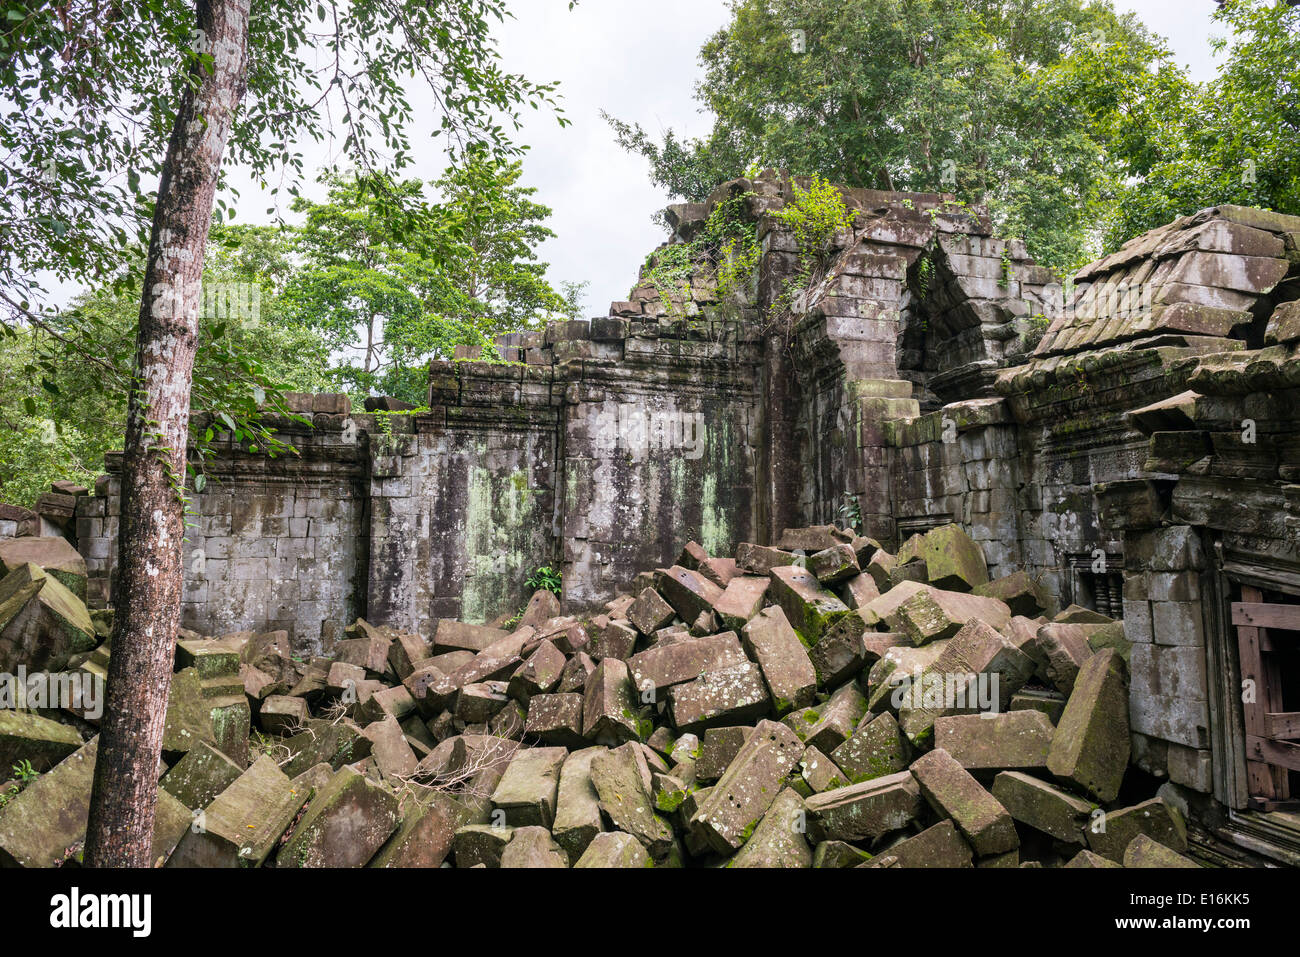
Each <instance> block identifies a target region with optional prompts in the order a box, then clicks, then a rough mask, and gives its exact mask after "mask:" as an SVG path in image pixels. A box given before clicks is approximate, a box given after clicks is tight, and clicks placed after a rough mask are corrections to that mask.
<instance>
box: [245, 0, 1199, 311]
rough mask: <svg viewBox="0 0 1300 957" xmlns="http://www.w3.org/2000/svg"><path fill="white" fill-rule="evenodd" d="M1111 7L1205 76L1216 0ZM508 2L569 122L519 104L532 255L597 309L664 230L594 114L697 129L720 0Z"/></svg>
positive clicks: (509, 32)
mask: <svg viewBox="0 0 1300 957" xmlns="http://www.w3.org/2000/svg"><path fill="white" fill-rule="evenodd" d="M1115 6H1116V7H1117V8H1118V9H1128V10H1133V11H1135V12H1136V13H1138V15H1139V16H1140V17H1141V18H1142V19H1143V20H1144V21H1145V22H1146V24H1147V25H1148V26H1149V27H1150V28H1151V29H1153V30H1154V31H1155V32H1157V33H1159V34H1161V35H1163V36H1165V37H1167V38H1168V39H1169V41H1170V45H1171V46H1172V48H1173V50H1174V53H1175V56H1176V58H1177V60H1178V62H1179V63H1180V64H1182V65H1184V66H1186V67H1189V68H1190V70H1191V72H1192V75H1193V77H1194V78H1196V79H1205V78H1207V77H1209V76H1210V75H1212V73H1213V69H1214V63H1213V60H1212V58H1211V51H1210V49H1209V43H1208V39H1209V36H1210V32H1211V22H1210V13H1211V11H1212V10H1213V9H1214V7H1215V3H1214V0H1118V2H1116V3H1115ZM511 7H512V8H513V9H514V11H515V19H514V20H513V21H511V22H509V23H508V24H507V25H506V26H505V27H504V28H503V29H502V30H500V31H499V38H500V47H501V53H502V57H503V59H504V62H505V64H506V66H507V67H508V68H509V69H510V70H512V71H518V72H522V73H524V74H525V75H526V76H528V77H529V78H530V79H532V80H534V81H551V80H558V81H559V82H560V84H561V92H562V94H563V98H564V103H563V105H564V110H565V114H566V115H567V117H568V118H569V119H570V120H571V121H572V125H571V126H568V127H565V128H563V129H561V128H560V127H559V126H558V124H557V123H556V122H555V120H554V118H553V117H551V116H547V115H545V114H542V113H538V114H533V113H532V111H529V113H530V116H529V117H528V123H527V125H526V127H525V129H524V130H523V132H522V133H521V134H519V135H518V137H517V140H518V141H519V142H522V143H527V144H529V145H530V146H531V149H530V150H529V152H528V154H527V156H526V157H525V160H524V180H525V182H526V183H527V184H528V185H532V186H535V187H537V190H538V192H537V196H536V197H535V198H536V199H537V200H538V201H539V202H542V203H544V204H546V205H547V206H550V207H551V208H552V209H553V210H554V216H553V217H552V219H551V222H550V225H551V228H552V229H554V231H555V232H556V234H557V235H556V238H555V239H552V240H550V241H549V242H548V243H547V244H546V245H545V247H544V248H543V250H542V258H543V260H544V261H546V262H549V263H550V264H551V269H550V278H551V281H552V282H553V283H555V284H556V285H557V286H558V284H559V283H560V282H561V281H564V280H572V281H582V280H586V281H589V282H590V283H591V285H590V288H589V290H588V297H587V301H586V306H587V311H588V314H589V315H603V314H604V313H605V311H606V309H607V308H608V304H609V302H610V301H611V300H614V299H622V298H625V297H626V296H627V293H628V290H629V289H630V287H631V286H632V284H633V280H635V278H636V272H637V267H638V266H639V265H640V263H641V261H642V260H643V259H644V258H645V256H646V254H647V253H649V252H650V251H651V250H652V249H653V248H654V247H655V246H656V245H657V244H658V243H659V242H661V241H662V239H663V231H662V230H661V229H660V228H659V227H656V226H655V225H654V224H653V223H652V222H651V216H652V215H653V214H654V213H655V212H656V211H657V210H659V209H661V208H662V207H663V206H664V205H665V204H666V203H667V202H668V201H669V200H668V198H667V197H666V196H665V195H664V194H663V193H661V192H660V191H659V190H657V189H655V188H653V187H652V186H651V185H650V183H649V178H648V176H647V168H646V164H645V163H644V161H642V160H641V159H640V158H637V157H633V156H630V155H628V154H627V153H625V152H623V151H622V150H621V149H619V147H618V146H617V145H616V144H615V143H614V141H613V137H612V136H611V134H610V131H609V128H608V126H607V125H606V124H605V122H604V121H603V120H602V119H601V118H600V111H601V110H602V109H603V110H606V111H608V112H609V113H611V114H613V115H614V116H617V117H619V118H620V119H623V120H626V121H629V122H631V121H635V122H639V123H641V124H642V125H643V126H644V127H646V129H647V130H649V131H650V132H652V133H654V132H658V131H659V130H661V129H666V128H669V127H671V128H673V129H674V130H677V131H678V132H679V133H685V134H688V135H700V134H703V133H705V132H707V129H708V121H707V118H706V117H704V116H702V115H701V114H700V113H699V112H698V104H697V103H696V101H695V99H694V97H693V95H692V94H693V92H694V85H695V82H696V80H697V79H698V77H699V73H700V67H699V63H698V61H697V55H698V52H699V49H700V45H701V44H702V43H703V42H704V40H705V39H706V38H707V37H709V36H710V35H711V34H712V33H714V32H715V31H716V30H717V29H718V28H719V27H721V26H722V25H723V24H725V23H726V21H727V4H726V3H725V2H724V0H582V2H581V3H580V4H579V6H578V7H577V8H576V9H575V10H573V11H569V10H568V3H567V0H525V2H517V3H513V4H511ZM413 139H415V137H413ZM415 141H416V142H417V143H418V142H419V139H415ZM425 142H429V140H428V139H427V138H426V139H425ZM416 153H417V155H419V153H420V151H419V149H417V150H416ZM307 159H308V162H309V163H311V162H313V161H314V162H316V163H317V164H324V163H325V162H327V160H328V154H327V152H326V151H324V150H319V149H313V150H312V152H309V153H307ZM442 168H443V157H442V154H441V152H440V150H439V149H438V148H437V147H436V146H434V145H430V146H429V147H428V149H427V151H426V154H425V156H424V157H423V158H422V159H421V160H420V161H419V162H418V163H417V164H416V166H415V168H414V169H413V170H412V171H411V175H413V176H417V177H419V178H421V179H425V180H430V179H433V178H434V177H436V176H437V175H438V173H439V172H440V171H441V169H442ZM313 178H314V177H313ZM234 181H235V182H236V183H238V182H240V181H241V178H240V177H239V176H238V175H236V176H235V177H234ZM242 192H243V201H241V202H240V204H239V205H240V208H241V212H242V211H244V210H259V211H260V210H264V209H265V208H266V207H267V206H268V205H269V204H268V203H265V202H261V201H260V200H258V199H257V198H256V197H255V196H254V195H253V193H252V190H251V189H249V188H248V187H244V189H243V190H242ZM314 192H316V191H314V190H309V193H314ZM253 220H254V221H258V218H257V217H253Z"/></svg>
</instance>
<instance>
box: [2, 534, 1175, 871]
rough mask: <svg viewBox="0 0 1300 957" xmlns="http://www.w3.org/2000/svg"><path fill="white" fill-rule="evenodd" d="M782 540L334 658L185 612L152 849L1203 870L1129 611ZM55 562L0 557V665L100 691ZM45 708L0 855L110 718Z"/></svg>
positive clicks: (593, 863)
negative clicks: (1152, 733)
mask: <svg viewBox="0 0 1300 957" xmlns="http://www.w3.org/2000/svg"><path fill="white" fill-rule="evenodd" d="M778 546H779V547H766V546H759V545H754V544H750V543H745V544H742V545H740V547H739V548H738V549H737V550H736V555H735V561H734V562H731V561H728V560H726V559H719V558H716V557H714V556H710V555H708V554H707V553H706V552H705V551H704V550H703V549H702V548H701V547H700V546H699V545H698V544H696V543H694V542H691V543H689V544H688V545H687V546H686V547H685V548H684V549H683V551H682V553H681V556H680V557H679V559H678V561H677V564H675V565H672V566H671V567H669V568H660V569H656V570H652V571H651V572H650V573H648V574H644V575H640V576H638V577H637V580H636V582H635V583H629V584H632V585H633V587H631V588H630V589H629V591H628V593H627V594H623V595H621V596H620V597H618V598H616V599H615V600H613V601H610V602H609V603H607V605H606V606H605V609H604V613H603V614H599V615H596V616H595V617H584V616H577V615H564V614H562V613H561V609H560V607H559V605H558V602H556V600H555V597H554V596H553V595H551V594H550V593H549V592H547V593H543V592H539V593H538V594H537V595H534V596H533V598H532V600H531V601H530V602H529V606H528V610H527V612H526V613H525V614H524V615H523V616H521V618H520V620H519V622H518V624H517V625H516V626H515V627H514V628H513V630H508V628H507V627H497V625H499V624H500V623H501V622H500V621H498V622H493V623H490V624H488V625H479V624H469V623H464V622H459V621H453V620H444V621H441V622H439V624H438V628H437V632H436V634H435V635H434V636H433V638H432V640H431V641H426V640H425V639H423V638H421V637H419V636H417V635H412V634H403V633H399V632H398V631H396V630H394V629H392V628H389V627H385V626H382V625H372V624H370V623H368V622H366V621H364V620H358V621H356V622H355V624H353V625H352V626H350V627H349V628H348V629H347V631H346V635H345V636H344V637H343V639H342V640H340V641H339V642H338V643H337V645H336V648H335V651H334V654H333V656H332V657H330V658H323V657H316V658H310V659H306V660H303V659H300V658H296V657H294V656H293V655H292V654H291V652H290V647H289V643H288V641H287V639H286V636H285V635H284V633H283V632H279V633H277V632H269V633H264V634H252V633H249V632H242V633H236V634H231V635H223V636H220V637H216V638H209V637H204V636H201V635H197V634H194V633H191V632H183V633H182V635H181V636H180V640H179V641H178V643H177V659H176V669H177V670H176V674H175V676H174V680H173V685H172V691H171V698H170V702H169V707H168V714H167V732H166V740H165V744H164V762H165V765H166V766H165V767H164V768H162V769H160V770H161V772H162V773H161V774H160V783H159V805H158V807H159V812H158V824H157V829H156V834H155V841H154V855H155V860H156V862H157V863H159V864H164V863H165V864H166V866H226V867H233V866H245V867H247V866H263V865H264V866H274V867H340V866H344V867H360V866H372V867H433V866H456V867H489V868H493V867H506V868H513V867H678V866H709V867H715V866H726V867H855V866H857V867H900V868H913V867H962V868H966V867H972V866H974V867H1014V866H1065V867H1115V866H1125V867H1151V866H1159V867H1169V866H1197V864H1196V862H1195V861H1193V860H1192V859H1191V858H1189V857H1188V856H1187V852H1188V849H1189V845H1188V837H1187V827H1186V824H1185V822H1184V820H1183V817H1182V814H1181V812H1180V810H1179V809H1178V807H1177V806H1175V802H1174V801H1172V800H1170V799H1169V798H1168V797H1167V796H1166V795H1165V794H1164V793H1163V792H1162V793H1158V794H1154V795H1153V794H1152V793H1150V790H1144V788H1147V787H1148V784H1147V783H1146V782H1150V781H1151V780H1152V779H1150V778H1148V777H1145V776H1144V775H1142V774H1141V773H1137V774H1132V775H1130V774H1129V773H1128V772H1129V758H1130V728H1129V721H1128V692H1127V681H1128V666H1127V663H1126V659H1127V644H1126V642H1125V641H1124V638H1123V635H1122V629H1114V628H1110V625H1111V623H1110V622H1109V621H1108V620H1105V619H1104V616H1098V615H1095V614H1082V613H1081V610H1080V609H1076V608H1068V609H1066V610H1065V611H1064V612H1060V613H1057V612H1056V609H1055V607H1054V602H1053V599H1052V597H1051V596H1050V594H1048V593H1047V592H1046V590H1045V589H1043V588H1042V587H1041V586H1040V585H1039V584H1038V583H1037V582H1035V581H1034V580H1033V579H1031V578H1029V577H1028V576H1026V575H1024V574H1023V573H1021V572H1016V573H1013V574H1010V575H1007V576H1005V577H1002V578H997V579H994V580H992V581H990V580H989V575H988V570H987V567H986V565H985V560H984V557H983V554H982V553H981V550H980V548H979V546H978V544H976V543H975V542H974V541H972V540H971V539H970V538H969V536H968V535H967V534H966V533H965V532H964V531H963V530H962V529H961V528H960V527H958V526H956V525H946V526H941V527H939V528H936V529H933V530H932V531H930V532H928V533H926V534H924V535H918V536H915V537H913V538H912V539H911V540H909V541H908V542H906V543H905V544H904V545H903V547H902V548H901V549H900V550H899V553H898V554H897V555H890V554H889V553H887V552H886V551H884V549H882V548H881V547H880V546H879V545H878V544H877V543H875V542H874V541H871V540H870V539H865V538H862V537H860V536H856V535H854V534H853V533H851V532H848V531H845V530H842V529H838V528H835V527H833V526H820V527H816V528H806V529H790V530H787V531H786V533H785V534H784V535H783V536H781V538H780V539H779V542H778ZM795 549H799V551H798V552H796V551H795ZM804 556H807V557H804ZM68 557H69V556H67V554H66V552H65V551H64V550H62V549H59V548H58V547H57V546H55V545H53V544H41V539H39V538H29V539H27V540H26V546H25V548H24V549H22V550H21V553H20V554H17V555H14V556H9V555H8V553H4V552H2V551H0V562H3V563H4V567H5V568H6V569H8V572H7V574H6V576H5V577H4V578H3V580H0V596H6V597H5V598H4V601H0V609H3V610H4V613H5V614H6V615H7V617H0V623H6V624H5V627H4V629H3V630H0V636H4V637H5V638H6V639H8V638H9V636H10V635H11V632H10V630H9V627H8V624H10V623H14V622H17V623H18V624H17V625H16V628H17V630H16V631H15V632H13V634H18V635H21V636H22V638H21V640H12V639H11V640H7V641H6V642H5V643H2V644H0V648H3V649H5V650H6V654H7V655H8V657H7V658H6V659H5V660H4V663H3V664H4V666H16V665H19V664H22V665H24V666H27V667H28V668H29V669H30V670H31V671H33V672H39V671H40V670H41V669H47V668H48V669H50V670H53V671H63V672H64V673H66V674H75V675H77V676H79V677H84V678H86V679H87V680H92V681H100V682H101V684H102V678H103V674H104V667H105V665H106V662H107V656H108V655H109V654H110V649H109V648H108V646H107V643H106V642H104V641H103V638H104V636H105V635H106V634H107V631H108V628H107V624H108V619H107V617H106V615H105V613H96V616H97V617H96V619H95V621H94V622H93V623H92V622H91V620H90V613H89V612H87V611H86V609H85V605H84V603H83V601H82V599H81V598H80V597H78V585H79V581H80V584H81V585H82V586H83V587H84V571H83V572H82V573H81V574H82V577H81V578H80V579H78V568H77V566H76V563H75V562H71V561H68ZM42 562H44V563H45V564H42ZM864 567H865V568H866V569H868V570H870V569H877V570H879V574H875V575H872V574H868V573H867V572H864V571H863V568H864ZM898 569H906V570H907V571H906V574H895V572H896V571H897V570H898ZM82 593H83V594H84V592H82ZM24 616H26V618H25V619H24ZM20 619H23V620H20ZM1108 628H1109V629H1110V630H1109V631H1106V629H1108ZM1103 632H1104V633H1105V634H1106V637H1105V639H1104V640H1103V641H1100V642H1094V641H1093V640H1092V639H1093V637H1095V636H1096V635H1098V634H1100V633H1103ZM96 636H97V640H98V642H99V643H98V644H97V646H95V647H88V645H89V644H93V642H91V641H90V640H89V639H95V638H96ZM20 653H21V654H23V655H25V656H26V657H25V658H22V659H19V658H17V657H16V656H17V655H19V654H20ZM46 704H47V705H50V706H48V707H40V708H36V709H34V710H15V711H0V758H2V759H3V761H2V762H0V763H2V764H3V766H4V768H6V769H7V768H9V767H11V766H13V767H15V770H16V771H17V770H18V766H20V765H22V766H23V767H24V768H25V769H26V770H25V773H24V775H23V777H24V780H20V781H15V782H11V783H9V784H6V785H4V786H2V787H0V796H2V797H0V863H3V864H10V865H15V864H16V865H20V866H28V867H31V866H57V865H59V864H62V863H64V862H67V861H72V860H75V859H76V858H77V856H78V855H79V853H80V848H81V842H82V841H84V836H85V826H86V813H87V807H88V801H89V791H90V785H91V780H92V777H93V769H94V760H95V748H96V744H97V740H98V739H97V738H96V737H95V735H96V732H97V728H96V723H97V718H92V717H91V716H90V713H89V712H88V711H84V710H83V711H82V712H81V713H77V712H74V711H72V710H70V709H65V708H59V707H56V706H53V704H52V703H50V702H46ZM989 712H994V713H989ZM24 762H26V764H24ZM33 774H35V777H34V778H33V777H32V775H33ZM0 776H2V775H0Z"/></svg>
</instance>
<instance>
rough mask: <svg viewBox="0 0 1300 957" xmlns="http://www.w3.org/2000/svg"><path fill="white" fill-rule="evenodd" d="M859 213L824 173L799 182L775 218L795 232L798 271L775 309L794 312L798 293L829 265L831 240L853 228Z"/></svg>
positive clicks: (775, 305)
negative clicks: (800, 184) (826, 178)
mask: <svg viewBox="0 0 1300 957" xmlns="http://www.w3.org/2000/svg"><path fill="white" fill-rule="evenodd" d="M856 215H857V213H856V212H855V211H853V210H850V209H849V208H848V206H847V205H846V204H845V202H844V194H843V193H841V192H840V191H839V190H838V189H837V188H836V187H835V186H834V185H832V184H831V183H830V182H828V181H827V180H824V179H822V178H821V177H820V176H817V175H813V177H812V178H811V179H810V181H809V183H808V186H807V188H804V187H801V186H798V185H795V187H794V196H793V197H792V198H791V199H790V201H789V202H787V203H786V204H785V206H784V207H783V208H781V209H778V210H776V211H774V212H773V213H772V216H773V218H774V219H776V220H777V222H779V223H781V224H782V225H783V226H785V227H786V228H787V229H789V230H790V231H791V232H792V233H793V234H794V240H795V249H796V260H795V262H796V269H795V274H794V275H793V276H790V277H789V278H788V279H786V281H785V285H784V287H783V288H782V291H781V295H780V296H779V297H778V299H777V301H776V302H775V303H773V312H775V313H778V314H793V313H794V312H795V305H796V303H797V301H798V297H799V296H800V295H801V294H803V293H804V292H806V291H807V289H808V287H809V286H810V285H811V284H812V281H813V278H814V276H815V275H816V273H817V272H818V271H820V270H821V269H823V268H824V267H825V265H826V260H827V258H828V256H829V255H830V251H831V241H832V240H833V239H834V238H835V236H836V234H837V233H840V232H842V231H844V230H847V229H851V228H852V226H853V220H854V218H855V216H856Z"/></svg>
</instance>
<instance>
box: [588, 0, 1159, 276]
mask: <svg viewBox="0 0 1300 957" xmlns="http://www.w3.org/2000/svg"><path fill="white" fill-rule="evenodd" d="M731 10H732V18H731V22H730V23H729V24H728V25H727V26H726V27H724V28H723V29H722V30H720V31H719V32H718V33H717V34H716V35H714V36H713V37H711V38H710V39H709V40H708V41H707V42H706V43H705V44H704V46H703V48H702V50H701V52H700V60H701V62H702V64H703V66H704V78H703V80H701V82H700V83H699V85H698V86H697V90H696V97H697V99H698V100H699V101H700V102H701V103H702V105H703V106H704V107H705V109H706V110H707V112H709V113H711V114H712V117H713V128H712V130H711V131H710V133H709V134H708V135H707V136H706V137H704V138H703V139H699V140H691V139H682V138H681V137H679V136H676V135H675V134H673V132H672V131H668V132H667V133H666V134H664V135H663V136H662V138H661V139H656V138H654V137H652V136H651V135H649V134H648V133H646V131H645V130H644V129H642V128H641V127H639V126H637V125H635V124H630V123H625V122H622V121H620V120H616V119H613V118H610V121H611V123H612V125H613V127H614V131H615V133H616V135H617V137H618V139H619V141H620V142H621V143H622V144H623V145H624V146H625V147H626V148H628V149H630V150H632V151H634V152H637V153H640V154H642V155H644V156H645V157H646V158H647V159H649V160H650V161H651V165H652V172H651V175H652V177H653V178H654V180H655V181H656V182H657V183H658V184H660V185H662V186H664V187H666V188H668V189H669V190H670V191H672V192H673V193H675V194H676V195H679V196H682V197H684V198H687V199H692V200H699V199H702V198H703V197H704V196H705V195H706V194H707V193H708V192H709V190H710V189H711V188H712V187H713V186H714V185H716V184H717V183H718V182H720V181H722V180H724V179H728V178H730V177H734V176H738V175H742V174H743V173H744V172H745V171H746V170H747V169H748V168H750V167H751V166H753V165H760V166H761V165H772V166H777V167H785V168H788V169H790V170H792V171H794V172H797V173H805V174H811V173H817V174H819V175H821V176H824V177H825V178H827V179H829V180H830V181H832V182H835V183H840V184H844V185H849V186H868V187H875V188H880V189H900V190H923V191H941V192H949V193H955V194H956V195H957V197H958V198H959V199H961V200H965V201H970V202H987V203H989V204H990V206H991V207H992V211H993V213H994V216H995V219H996V220H997V222H998V225H999V227H1000V228H1001V229H1002V230H1003V231H1004V232H1005V233H1009V234H1021V235H1023V236H1024V237H1025V238H1026V239H1027V240H1028V241H1029V244H1030V247H1031V250H1032V251H1033V252H1034V253H1035V255H1037V256H1038V257H1039V258H1040V260H1041V261H1044V262H1047V263H1049V264H1051V265H1055V266H1058V267H1068V266H1070V265H1072V264H1074V263H1076V262H1078V261H1079V260H1080V259H1082V258H1085V257H1086V254H1087V249H1086V246H1087V241H1088V238H1089V236H1088V226H1089V222H1090V218H1091V217H1090V211H1091V205H1092V203H1093V202H1094V201H1095V199H1096V197H1097V196H1098V195H1099V192H1100V190H1101V189H1102V188H1103V186H1104V184H1105V183H1106V181H1107V177H1108V175H1109V170H1108V168H1107V166H1106V164H1105V162H1104V160H1103V159H1101V151H1100V148H1099V144H1098V138H1097V135H1096V130H1095V129H1094V126H1093V124H1092V122H1091V118H1090V117H1089V116H1088V115H1087V114H1086V113H1085V112H1084V111H1083V110H1082V109H1080V107H1079V105H1078V104H1077V103H1073V102H1070V101H1068V100H1066V99H1063V98H1062V97H1061V96H1060V95H1059V93H1060V92H1061V91H1062V89H1063V88H1062V86H1061V85H1060V84H1055V83H1052V82H1051V78H1052V77H1053V76H1054V71H1056V70H1058V69H1061V68H1063V67H1068V65H1069V64H1071V63H1072V62H1074V61H1076V60H1080V59H1086V58H1089V57H1093V56H1095V53H1096V50H1098V49H1101V48H1105V47H1109V46H1120V47H1123V48H1124V49H1126V50H1127V51H1128V55H1127V57H1126V59H1125V60H1124V61H1122V62H1121V63H1120V64H1119V65H1122V66H1123V67H1124V68H1125V69H1126V70H1127V71H1129V72H1134V71H1144V70H1146V69H1147V67H1148V66H1149V65H1151V64H1154V63H1158V62H1160V60H1161V59H1162V57H1163V56H1164V50H1163V47H1162V46H1161V45H1160V43H1159V41H1157V40H1156V39H1155V38H1153V37H1151V36H1149V35H1148V34H1147V32H1146V31H1145V30H1144V29H1143V28H1142V26H1141V25H1140V23H1138V22H1137V21H1136V20H1135V19H1134V18H1133V17H1131V16H1120V15H1117V14H1116V13H1115V12H1114V11H1113V10H1112V9H1111V7H1110V5H1109V4H1108V3H1087V2H1085V0H1044V2H1035V3H1026V2H1023V0H732V3H731ZM1119 79H1121V78H1119V77H1116V78H1114V81H1118V80H1119Z"/></svg>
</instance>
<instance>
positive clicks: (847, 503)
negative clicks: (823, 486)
mask: <svg viewBox="0 0 1300 957" xmlns="http://www.w3.org/2000/svg"><path fill="white" fill-rule="evenodd" d="M840 520H841V521H842V522H844V524H845V525H847V526H848V528H849V529H850V530H851V531H854V532H860V531H862V504H861V503H860V502H859V501H858V497H857V496H856V495H849V494H847V493H846V494H845V496H844V504H842V505H841V506H840Z"/></svg>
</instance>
